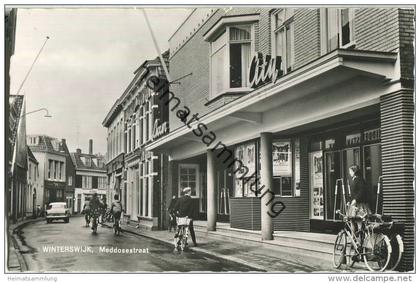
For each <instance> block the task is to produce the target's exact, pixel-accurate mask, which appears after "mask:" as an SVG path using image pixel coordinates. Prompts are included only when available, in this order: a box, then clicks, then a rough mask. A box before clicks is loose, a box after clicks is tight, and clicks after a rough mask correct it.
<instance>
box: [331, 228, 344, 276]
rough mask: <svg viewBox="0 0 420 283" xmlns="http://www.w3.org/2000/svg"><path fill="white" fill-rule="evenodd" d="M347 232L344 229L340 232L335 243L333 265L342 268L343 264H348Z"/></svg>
mask: <svg viewBox="0 0 420 283" xmlns="http://www.w3.org/2000/svg"><path fill="white" fill-rule="evenodd" d="M346 249H347V234H346V232H345V231H344V230H342V231H340V233H338V235H337V238H336V239H335V243H334V252H333V266H334V267H335V268H340V266H341V265H342V264H346Z"/></svg>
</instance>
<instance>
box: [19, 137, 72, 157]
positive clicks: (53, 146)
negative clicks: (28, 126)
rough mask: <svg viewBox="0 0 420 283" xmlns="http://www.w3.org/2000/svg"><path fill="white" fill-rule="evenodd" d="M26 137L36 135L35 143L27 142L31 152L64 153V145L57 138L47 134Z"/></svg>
mask: <svg viewBox="0 0 420 283" xmlns="http://www.w3.org/2000/svg"><path fill="white" fill-rule="evenodd" d="M27 137H37V138H38V139H37V143H36V144H29V148H30V149H31V150H32V151H33V152H49V153H55V154H64V155H65V154H66V148H65V145H63V143H62V141H60V140H59V139H56V138H53V137H50V136H47V135H27Z"/></svg>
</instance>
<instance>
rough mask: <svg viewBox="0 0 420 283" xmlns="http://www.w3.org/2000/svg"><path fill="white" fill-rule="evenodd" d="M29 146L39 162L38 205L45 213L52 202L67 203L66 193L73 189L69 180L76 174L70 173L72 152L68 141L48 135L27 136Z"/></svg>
mask: <svg viewBox="0 0 420 283" xmlns="http://www.w3.org/2000/svg"><path fill="white" fill-rule="evenodd" d="M27 144H28V146H29V148H30V150H31V151H32V153H33V155H34V157H35V158H36V160H37V161H38V171H39V177H40V179H41V180H42V184H41V187H40V188H39V189H38V190H37V195H36V199H37V205H39V206H40V207H41V209H42V210H44V211H45V208H46V205H48V204H49V203H51V202H66V192H68V191H70V190H71V188H72V187H73V186H72V185H70V186H69V185H68V183H69V178H70V179H71V178H72V176H73V174H74V173H69V169H70V168H72V165H71V164H69V161H70V159H69V156H70V152H69V149H68V147H67V144H66V140H65V139H61V140H59V139H56V138H53V137H49V136H46V135H27ZM70 163H71V162H70ZM69 188H70V189H69Z"/></svg>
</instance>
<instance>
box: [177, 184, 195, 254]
mask: <svg viewBox="0 0 420 283" xmlns="http://www.w3.org/2000/svg"><path fill="white" fill-rule="evenodd" d="M183 193H184V195H183V196H182V197H181V198H179V199H178V201H177V202H176V204H175V211H176V212H177V214H178V216H179V217H188V218H190V219H191V221H190V225H189V227H188V228H189V229H190V234H191V240H192V241H193V243H194V247H196V246H197V242H196V240H195V232H194V225H193V217H194V216H195V209H194V201H193V199H192V198H191V188H190V187H186V188H184V190H183Z"/></svg>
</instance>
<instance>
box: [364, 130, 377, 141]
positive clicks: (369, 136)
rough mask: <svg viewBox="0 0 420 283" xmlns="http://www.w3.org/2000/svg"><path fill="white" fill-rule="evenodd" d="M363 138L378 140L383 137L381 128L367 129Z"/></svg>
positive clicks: (365, 139)
mask: <svg viewBox="0 0 420 283" xmlns="http://www.w3.org/2000/svg"><path fill="white" fill-rule="evenodd" d="M363 139H364V141H365V142H372V141H378V140H380V139H381V129H379V128H378V129H373V130H369V131H365V132H364V134H363Z"/></svg>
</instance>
